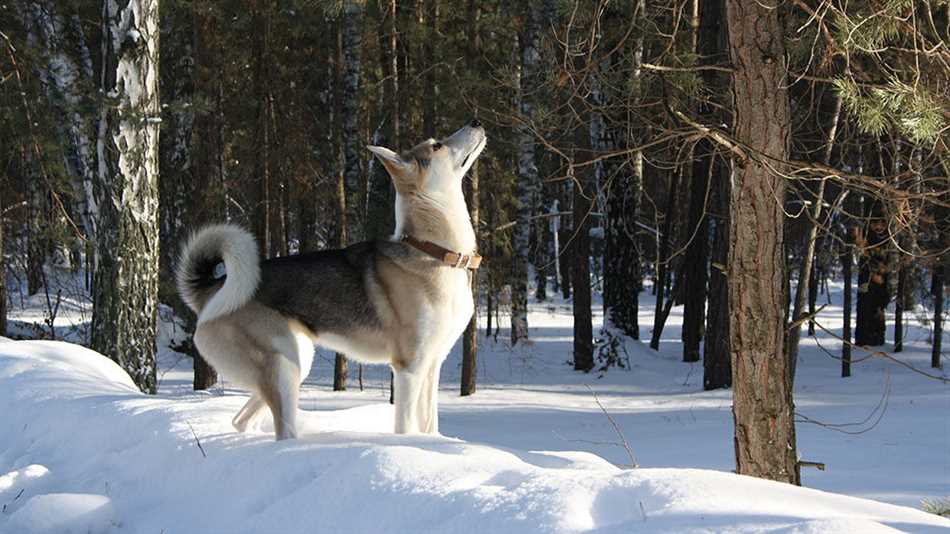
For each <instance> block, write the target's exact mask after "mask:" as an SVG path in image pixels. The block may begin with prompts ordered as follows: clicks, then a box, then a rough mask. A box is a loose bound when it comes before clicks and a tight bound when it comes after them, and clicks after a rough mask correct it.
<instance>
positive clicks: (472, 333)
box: [460, 0, 481, 397]
mask: <svg viewBox="0 0 950 534" xmlns="http://www.w3.org/2000/svg"><path fill="white" fill-rule="evenodd" d="M468 13H469V24H470V26H469V34H468V44H469V51H470V53H471V55H472V56H473V57H471V58H470V61H471V62H472V64H473V65H474V64H476V61H477V57H478V51H479V49H480V47H481V40H480V38H479V36H478V30H479V24H478V23H479V19H480V18H481V8H480V7H479V5H478V1H477V0H469V4H468ZM478 170H479V168H478V161H476V162H475V163H474V164H473V165H472V168H471V170H470V171H469V181H468V212H469V216H470V217H471V219H472V228H474V229H475V241H476V248H478V246H479V242H480V239H479V235H480V232H479V217H480V215H481V214H480V213H479V208H480V207H481V206H480V203H479V198H478V179H479V175H478ZM470 272H471V277H470V280H469V281H470V283H471V286H472V300H473V302H474V303H475V312H474V313H472V319H471V320H470V321H469V322H468V326H467V327H465V333H464V334H463V335H462V380H461V385H460V389H461V395H462V396H463V397H465V396H468V395H472V394H474V393H475V387H476V381H477V375H478V365H477V364H478V271H477V270H475V271H470Z"/></svg>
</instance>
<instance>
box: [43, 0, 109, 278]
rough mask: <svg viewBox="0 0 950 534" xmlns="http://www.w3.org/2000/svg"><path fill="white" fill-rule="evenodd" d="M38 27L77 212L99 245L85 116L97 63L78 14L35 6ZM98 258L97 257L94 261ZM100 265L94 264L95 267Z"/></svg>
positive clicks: (91, 145) (89, 128)
mask: <svg viewBox="0 0 950 534" xmlns="http://www.w3.org/2000/svg"><path fill="white" fill-rule="evenodd" d="M30 9H31V15H32V19H33V24H34V28H35V29H36V31H37V33H38V34H39V37H40V38H41V40H42V43H43V46H44V47H45V48H46V50H47V51H48V53H49V62H48V65H47V68H45V69H44V71H43V76H42V78H43V81H44V85H45V86H46V90H47V95H48V97H49V100H50V102H51V104H52V107H53V109H54V110H55V111H56V113H57V114H58V115H59V116H60V117H61V118H62V120H61V121H58V122H57V123H56V126H57V129H58V130H59V132H60V137H61V138H62V140H63V145H64V146H63V148H64V152H65V163H66V168H67V170H68V171H69V175H70V181H71V186H72V189H73V193H74V198H75V212H77V213H78V215H79V221H80V224H81V225H82V231H83V234H84V237H85V238H86V239H87V240H89V241H92V242H94V241H95V221H94V214H95V212H96V209H95V203H94V199H93V192H92V180H93V175H94V174H95V161H94V159H93V158H94V156H93V153H92V151H93V149H94V141H93V137H92V136H93V127H92V121H91V120H90V118H89V117H88V116H87V115H85V114H84V113H83V106H84V104H85V98H84V96H83V86H84V85H87V84H88V86H89V87H92V85H93V72H92V58H91V56H90V54H89V49H88V47H87V46H86V39H85V35H84V33H83V30H82V26H81V24H80V21H79V17H78V15H72V16H67V15H66V14H65V13H60V12H57V11H56V9H57V7H56V6H54V5H50V4H49V3H48V2H45V3H43V4H42V5H41V4H40V3H39V2H30ZM67 29H68V30H69V32H71V33H72V34H73V35H74V37H75V38H76V39H77V40H78V41H77V42H76V43H75V44H74V45H71V46H77V47H78V61H77V60H76V59H75V54H71V53H69V52H68V51H67V49H66V46H65V45H64V43H63V41H62V40H63V38H64V35H65V34H66V33H67ZM90 259H93V258H90ZM92 263H93V265H94V261H93V262H92Z"/></svg>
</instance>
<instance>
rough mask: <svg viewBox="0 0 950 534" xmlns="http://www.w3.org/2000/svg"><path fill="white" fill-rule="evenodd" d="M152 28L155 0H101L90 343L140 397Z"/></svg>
mask: <svg viewBox="0 0 950 534" xmlns="http://www.w3.org/2000/svg"><path fill="white" fill-rule="evenodd" d="M133 13H134V14H133ZM158 27H159V13H158V2H157V1H155V0H109V1H106V2H103V6H102V33H103V39H102V85H101V89H102V94H105V95H108V96H109V97H110V98H109V99H108V100H107V101H106V102H105V105H104V106H103V108H102V113H101V115H100V120H99V139H98V143H97V149H98V154H99V170H100V172H99V175H98V176H97V177H96V184H95V186H96V187H95V189H96V193H97V204H98V205H99V206H100V211H99V220H98V224H97V228H98V229H99V232H98V236H97V241H96V246H97V256H98V258H99V266H98V269H97V271H96V276H95V280H94V283H93V306H94V308H93V316H92V329H91V332H92V335H91V346H92V348H93V349H94V350H97V351H99V352H101V353H102V354H105V355H106V356H108V357H110V358H112V359H113V360H115V361H116V362H118V363H119V365H120V366H122V368H123V369H125V370H126V371H127V372H128V373H129V375H130V376H131V377H132V380H133V381H135V383H136V385H138V386H139V388H141V389H142V391H145V392H148V393H155V389H156V376H155V326H156V310H157V304H158V138H159V120H158V118H159V116H160V106H159V96H158V79H159V76H158V65H159V63H158V60H159V48H158V46H159V42H158V40H159V36H158ZM133 36H134V37H133ZM116 46H117V48H116ZM113 95H114V97H113Z"/></svg>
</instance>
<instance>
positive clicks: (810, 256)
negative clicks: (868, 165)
mask: <svg viewBox="0 0 950 534" xmlns="http://www.w3.org/2000/svg"><path fill="white" fill-rule="evenodd" d="M834 98H835V101H834V112H833V115H832V119H831V128H829V129H828V138H827V140H826V141H825V150H824V154H823V155H822V163H824V164H825V165H828V164H829V163H830V162H831V151H832V149H833V148H834V143H835V135H836V134H837V132H838V121H839V119H840V117H841V97H840V96H839V95H838V94H837V93H836V94H835V97H834ZM826 183H827V179H822V180H821V183H819V184H818V193H817V194H816V195H815V207H814V210H813V213H812V214H811V215H810V216H809V217H810V218H809V222H808V234H807V235H808V238H807V239H808V241H807V242H806V246H805V255H804V257H803V258H802V267H801V270H800V272H799V273H798V286H797V287H796V288H795V301H794V305H793V307H792V318H791V322H795V321H798V320H800V318H801V313H802V308H804V307H805V306H804V305H805V297H806V295H807V296H809V302H810V303H814V298H811V294H812V292H813V291H817V287H815V286H814V284H813V283H812V271H813V269H814V267H813V266H814V261H815V244H816V243H817V242H818V229H819V227H821V226H822V224H821V211H822V208H823V206H824V203H825V202H824V200H825V184H826ZM815 295H816V296H817V293H815ZM811 309H814V304H812V306H811ZM801 330H802V326H801V325H797V326H795V327H794V328H792V329H791V330H790V331H789V333H788V349H787V350H788V363H789V366H790V367H789V378H790V379H791V381H792V386H793V387H794V384H795V370H796V368H797V363H798V343H799V340H800V339H801V334H802V332H801ZM810 331H811V333H814V326H811V327H810Z"/></svg>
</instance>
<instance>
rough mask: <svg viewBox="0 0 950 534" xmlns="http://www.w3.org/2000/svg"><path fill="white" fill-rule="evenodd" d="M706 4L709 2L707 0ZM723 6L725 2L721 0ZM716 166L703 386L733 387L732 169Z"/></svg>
mask: <svg viewBox="0 0 950 534" xmlns="http://www.w3.org/2000/svg"><path fill="white" fill-rule="evenodd" d="M704 4H705V2H704ZM720 7H722V4H720ZM714 165H716V169H714V170H713V185H714V186H715V189H714V190H713V199H712V213H711V216H710V219H709V220H710V222H711V224H712V225H713V236H714V237H713V246H712V251H711V257H710V263H711V268H710V269H709V312H708V314H707V315H706V339H705V341H704V344H703V389H705V390H707V391H708V390H711V389H720V388H728V387H732V358H731V351H730V349H729V279H728V278H727V276H726V271H725V269H726V266H727V265H728V263H729V221H730V216H729V205H730V201H729V200H730V198H729V197H730V194H731V189H732V187H731V185H730V182H731V179H730V174H731V170H730V169H728V168H726V163H725V162H723V161H721V160H720V158H719V157H716V162H715V163H714Z"/></svg>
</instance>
